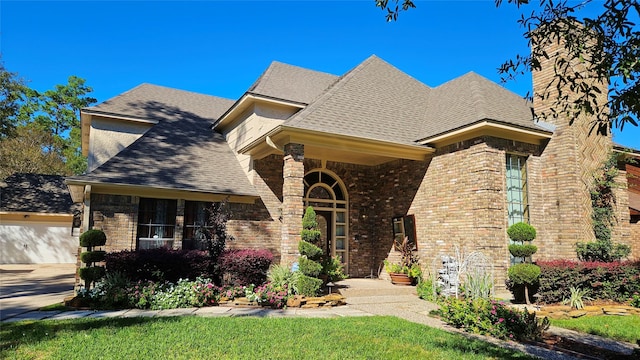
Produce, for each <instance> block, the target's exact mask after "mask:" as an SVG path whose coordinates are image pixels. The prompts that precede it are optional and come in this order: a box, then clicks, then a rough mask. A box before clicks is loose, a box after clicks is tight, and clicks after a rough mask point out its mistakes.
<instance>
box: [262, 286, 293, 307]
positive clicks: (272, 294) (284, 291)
mask: <svg viewBox="0 0 640 360" xmlns="http://www.w3.org/2000/svg"><path fill="white" fill-rule="evenodd" d="M254 293H255V295H256V296H257V299H258V302H259V303H260V304H261V305H262V306H269V307H272V308H274V309H282V308H284V307H285V306H286V305H287V300H288V299H289V289H288V287H287V285H286V284H285V285H283V286H275V285H273V284H272V283H266V284H264V285H262V286H258V287H257V288H255V289H254Z"/></svg>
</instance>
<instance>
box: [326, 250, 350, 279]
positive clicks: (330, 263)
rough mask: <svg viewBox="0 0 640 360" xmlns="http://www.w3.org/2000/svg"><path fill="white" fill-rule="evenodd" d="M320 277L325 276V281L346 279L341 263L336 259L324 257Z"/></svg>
mask: <svg viewBox="0 0 640 360" xmlns="http://www.w3.org/2000/svg"><path fill="white" fill-rule="evenodd" d="M321 274H322V275H326V276H327V281H329V282H333V281H340V280H344V279H346V278H347V275H346V274H345V273H344V268H343V266H342V262H341V261H340V259H339V258H337V257H329V256H327V257H325V259H324V261H323V262H322V272H321Z"/></svg>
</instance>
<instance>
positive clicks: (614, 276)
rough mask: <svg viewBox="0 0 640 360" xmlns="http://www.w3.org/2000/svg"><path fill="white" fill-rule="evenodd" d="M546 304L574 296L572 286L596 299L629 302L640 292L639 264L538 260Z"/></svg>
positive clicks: (629, 262)
mask: <svg viewBox="0 0 640 360" xmlns="http://www.w3.org/2000/svg"><path fill="white" fill-rule="evenodd" d="M537 264H538V266H540V270H541V275H540V288H539V289H538V294H539V295H540V301H541V302H543V303H557V302H561V301H562V299H564V298H569V297H570V296H571V291H570V290H569V289H570V288H571V287H574V288H578V289H583V290H588V291H589V292H588V295H589V297H591V298H593V299H595V300H613V301H617V302H625V301H628V300H629V299H630V298H631V296H632V295H633V294H634V293H636V292H638V293H640V261H624V262H612V263H610V262H576V261H568V260H554V261H538V262H537Z"/></svg>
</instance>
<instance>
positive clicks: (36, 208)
mask: <svg viewBox="0 0 640 360" xmlns="http://www.w3.org/2000/svg"><path fill="white" fill-rule="evenodd" d="M74 210H79V207H78V205H77V204H76V205H74V204H73V201H72V200H71V195H69V189H68V188H67V185H66V184H65V183H64V177H62V176H59V175H41V174H13V175H11V176H9V177H8V178H6V179H5V180H4V182H0V211H7V212H37V213H52V214H73V212H74Z"/></svg>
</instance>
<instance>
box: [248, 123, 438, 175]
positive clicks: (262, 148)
mask: <svg viewBox="0 0 640 360" xmlns="http://www.w3.org/2000/svg"><path fill="white" fill-rule="evenodd" d="M287 143H299V144H304V145H305V146H306V147H305V155H307V152H306V151H307V150H308V149H310V148H311V147H313V148H314V149H315V151H316V153H315V154H314V153H312V154H311V156H310V157H314V155H316V156H318V154H319V153H322V154H324V157H323V158H324V159H328V160H335V161H344V162H349V161H348V160H349V157H350V154H352V155H354V156H355V157H353V158H360V159H362V156H367V157H369V158H370V159H371V160H370V161H365V162H364V163H363V162H360V163H363V164H365V165H377V164H380V163H383V162H386V161H389V160H393V159H408V160H417V161H424V160H425V159H426V158H427V157H428V156H429V155H430V154H433V153H434V152H435V149H433V148H431V147H429V146H424V145H417V144H416V145H413V144H401V143H393V142H387V141H382V140H375V139H368V138H361V137H355V136H347V135H339V134H334V133H328V132H320V131H315V130H307V129H300V128H295V127H289V126H284V125H280V126H278V127H276V128H274V129H273V130H271V131H270V132H268V133H266V134H265V135H263V136H261V137H260V138H258V139H256V140H254V141H253V142H251V143H249V144H248V145H246V146H245V147H243V148H241V149H240V150H239V153H241V154H249V155H251V156H252V157H253V158H254V159H261V158H263V157H265V156H268V155H271V154H282V153H283V151H282V148H283V146H284V145H285V144H287ZM334 153H336V154H338V153H339V154H340V156H335V157H334V156H332V155H333V154H334Z"/></svg>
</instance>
